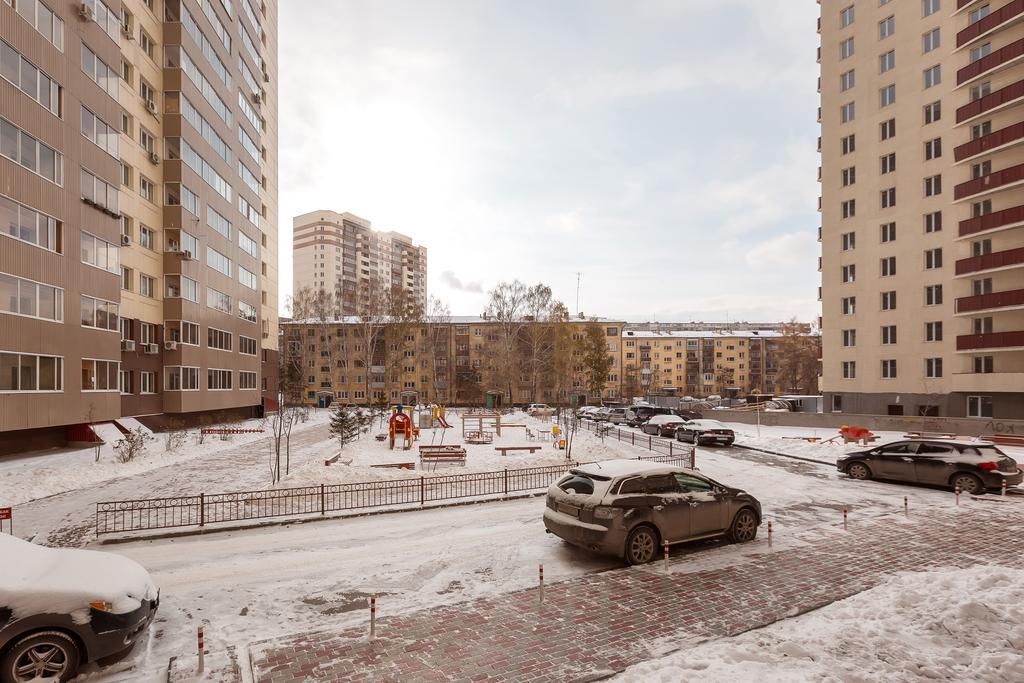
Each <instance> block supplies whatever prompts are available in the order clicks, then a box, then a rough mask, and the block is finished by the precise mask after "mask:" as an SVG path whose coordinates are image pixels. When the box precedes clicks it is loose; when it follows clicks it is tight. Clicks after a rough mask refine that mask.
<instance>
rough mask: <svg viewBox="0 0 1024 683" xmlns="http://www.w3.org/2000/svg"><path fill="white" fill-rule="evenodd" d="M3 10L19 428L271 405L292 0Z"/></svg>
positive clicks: (3, 426) (2, 380)
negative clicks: (280, 136) (285, 18)
mask: <svg viewBox="0 0 1024 683" xmlns="http://www.w3.org/2000/svg"><path fill="white" fill-rule="evenodd" d="M0 18H2V21H0V39H2V40H3V44H2V45H0V49H2V50H3V54H2V55H0V58H2V59H0V63H2V68H3V71H2V76H3V78H2V79H0V88H2V92H0V101H2V102H3V103H4V106H3V110H2V111H0V116H2V117H3V120H2V125H3V131H2V133H3V154H2V157H0V213H2V230H0V233H2V234H3V237H0V288H2V289H3V290H4V291H3V292H2V294H0V441H2V442H4V443H5V444H8V445H11V444H13V446H14V447H22V448H24V447H27V446H29V445H31V444H32V443H39V444H49V443H59V442H60V441H61V440H63V439H64V438H66V437H68V436H69V430H70V431H74V430H75V429H76V425H81V424H84V423H89V422H100V421H107V420H113V419H115V418H118V417H121V416H140V417H143V418H144V419H151V420H153V422H154V423H157V422H160V421H161V420H162V419H164V417H163V416H174V417H175V418H176V419H182V420H186V421H188V420H193V419H198V418H199V417H200V416H203V415H207V416H210V417H211V418H212V417H216V418H217V419H223V418H227V417H231V416H239V417H241V416H248V415H251V414H253V413H254V411H255V409H256V408H257V407H258V406H260V403H261V388H262V387H263V384H262V381H261V380H262V379H263V377H261V375H262V374H263V373H264V368H263V367H262V366H263V365H264V364H263V363H262V361H263V360H264V357H266V361H267V363H266V365H268V366H271V367H272V368H276V366H277V363H276V358H275V357H274V355H273V354H274V353H275V352H276V344H277V338H278V336H277V333H276V332H277V331H276V323H277V317H276V316H277V314H276V310H277V284H276V274H277V270H276V262H277V236H276V235H277V227H276V217H277V113H276V108H277V84H276V80H277V56H276V50H277V44H276V41H277V38H276V35H277V2H276V0H268V1H267V2H262V3H255V4H254V3H252V2H251V0H238V1H236V2H221V0H124V1H123V2H120V1H115V0H87V1H86V2H83V3H48V2H45V1H44V0H0ZM268 374H272V373H268ZM267 390H268V393H272V392H273V389H272V387H269V386H268V387H267ZM0 449H2V446H0ZM8 450H9V448H8Z"/></svg>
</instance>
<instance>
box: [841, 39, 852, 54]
mask: <svg viewBox="0 0 1024 683" xmlns="http://www.w3.org/2000/svg"><path fill="white" fill-rule="evenodd" d="M852 56H853V36H850V37H849V38H847V39H846V40H844V41H843V42H841V43H839V59H846V58H847V57H852Z"/></svg>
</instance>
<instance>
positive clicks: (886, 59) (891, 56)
mask: <svg viewBox="0 0 1024 683" xmlns="http://www.w3.org/2000/svg"><path fill="white" fill-rule="evenodd" d="M895 68H896V50H889V51H888V52H886V53H885V54H881V55H878V73H882V74H884V73H885V72H886V71H892V70H893V69H895Z"/></svg>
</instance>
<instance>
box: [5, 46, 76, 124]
mask: <svg viewBox="0 0 1024 683" xmlns="http://www.w3.org/2000/svg"><path fill="white" fill-rule="evenodd" d="M0 76H3V77H4V78H6V79H7V80H8V81H10V82H11V83H12V84H13V85H14V86H16V87H17V88H19V89H20V90H21V91H22V92H23V93H25V94H26V95H28V96H29V97H31V98H32V99H33V100H35V101H36V102H38V103H39V104H41V105H42V106H43V107H44V108H46V109H47V110H48V111H50V112H51V113H52V114H53V115H54V116H60V115H61V97H62V94H63V88H62V87H61V86H60V84H59V83H57V81H55V80H53V79H52V78H50V77H49V76H47V75H46V74H44V73H43V72H42V71H41V70H40V69H38V68H36V66H35V65H34V64H32V62H30V61H28V60H27V59H25V57H24V56H22V54H21V53H20V52H18V51H17V50H15V49H14V48H13V47H11V46H10V45H8V44H7V43H6V42H5V41H3V40H0Z"/></svg>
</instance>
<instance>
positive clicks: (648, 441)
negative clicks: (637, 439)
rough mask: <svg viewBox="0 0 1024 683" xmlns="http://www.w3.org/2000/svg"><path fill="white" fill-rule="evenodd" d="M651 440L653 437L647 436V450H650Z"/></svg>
mask: <svg viewBox="0 0 1024 683" xmlns="http://www.w3.org/2000/svg"><path fill="white" fill-rule="evenodd" d="M653 439H654V437H653V436H651V435H650V434H648V435H647V450H651V443H652V440H653Z"/></svg>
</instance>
